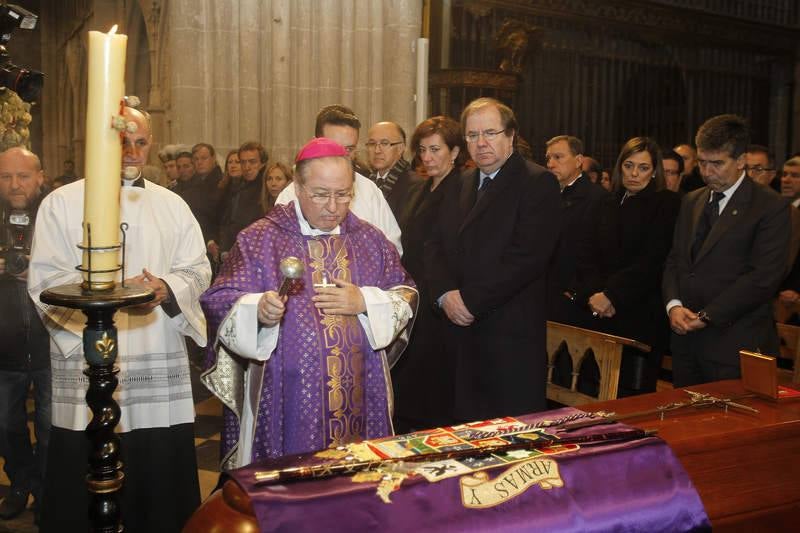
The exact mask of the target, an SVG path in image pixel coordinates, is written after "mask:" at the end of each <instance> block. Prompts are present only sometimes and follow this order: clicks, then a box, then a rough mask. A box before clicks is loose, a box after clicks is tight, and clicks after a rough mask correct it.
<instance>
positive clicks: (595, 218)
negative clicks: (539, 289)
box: [547, 176, 618, 327]
mask: <svg viewBox="0 0 800 533" xmlns="http://www.w3.org/2000/svg"><path fill="white" fill-rule="evenodd" d="M561 213H562V228H561V238H560V240H559V242H558V246H557V248H556V252H555V254H554V255H553V260H552V263H551V266H550V272H549V274H548V282H547V286H548V300H547V305H548V311H547V318H548V319H549V320H554V321H556V322H563V323H566V324H572V325H575V326H580V327H590V324H589V322H590V320H591V314H590V313H589V308H588V307H587V300H588V298H589V296H591V295H592V294H594V293H595V292H597V291H600V290H602V289H603V288H604V286H605V285H604V284H605V280H606V278H607V277H608V276H609V274H610V273H611V270H612V266H613V265H615V264H616V260H617V255H618V254H617V248H618V246H617V242H618V239H617V222H616V219H617V203H616V202H615V199H614V197H613V196H612V195H611V194H610V193H608V192H606V190H605V189H603V188H602V187H598V186H597V185H595V184H594V183H592V182H591V181H589V179H588V178H587V177H586V176H581V177H579V178H578V179H577V180H576V181H575V182H574V183H573V184H572V185H570V186H569V188H567V189H565V190H563V191H562V192H561ZM565 292H567V293H571V294H573V295H574V300H571V299H569V298H568V297H567V296H565V295H564V293H565Z"/></svg>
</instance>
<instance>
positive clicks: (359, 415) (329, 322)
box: [308, 236, 365, 446]
mask: <svg viewBox="0 0 800 533" xmlns="http://www.w3.org/2000/svg"><path fill="white" fill-rule="evenodd" d="M345 244H346V238H344V239H343V238H341V237H338V236H328V237H327V238H322V239H315V240H311V241H308V255H309V258H310V260H311V281H312V283H313V284H314V285H315V286H325V285H328V286H333V281H332V280H333V279H334V278H336V279H343V280H345V281H347V282H351V272H350V261H349V260H348V258H347V250H346V248H345ZM326 263H327V264H329V265H330V270H328V269H326ZM321 318H322V322H321V323H322V333H323V335H322V338H323V342H324V348H325V350H326V351H327V352H328V355H327V356H326V358H325V368H326V370H327V374H328V379H327V380H326V382H325V385H326V386H327V394H328V407H329V409H330V412H331V417H330V418H329V419H328V420H327V424H328V436H329V437H330V439H331V446H340V445H342V444H344V443H347V442H353V441H354V440H359V439H363V438H364V434H365V428H364V414H365V413H364V410H363V406H364V383H363V377H364V354H363V353H362V352H361V348H360V339H361V327H360V326H359V323H358V319H357V318H356V317H352V316H342V315H327V314H322V315H321Z"/></svg>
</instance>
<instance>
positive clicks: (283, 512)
mask: <svg viewBox="0 0 800 533" xmlns="http://www.w3.org/2000/svg"><path fill="white" fill-rule="evenodd" d="M575 412H576V410H574V409H571V408H566V409H560V410H558V411H553V412H550V413H538V414H536V415H529V416H525V417H520V419H521V420H522V421H524V422H526V423H533V422H536V421H538V420H543V419H551V420H552V419H553V418H558V417H561V416H565V415H567V414H570V413H575ZM624 428H626V426H624V425H622V424H613V425H610V426H609V425H604V426H600V427H597V426H596V427H590V428H584V429H581V430H576V431H574V432H571V433H569V435H581V434H592V433H608V432H609V431H615V430H621V429H624ZM550 457H551V458H552V459H554V460H555V461H556V463H557V464H558V470H559V472H560V475H561V478H562V479H563V483H564V484H563V486H562V487H558V486H555V487H553V488H550V489H547V490H544V489H541V488H539V487H538V486H531V487H530V488H529V489H528V490H527V491H525V492H523V493H522V494H520V495H518V496H516V497H514V498H510V499H508V500H506V501H503V502H502V503H500V504H499V505H496V506H493V507H489V508H483V509H472V508H466V507H465V505H464V504H462V498H461V492H460V485H459V477H453V478H449V479H444V480H442V481H439V482H436V483H429V482H428V481H426V480H425V479H423V478H421V477H419V476H416V477H415V478H413V479H407V480H406V481H404V483H403V486H402V487H401V488H400V490H398V491H396V492H394V493H392V495H391V500H392V503H391V504H386V503H383V502H382V501H381V500H380V499H379V498H378V497H377V496H376V494H375V488H376V485H375V484H374V483H354V482H353V481H352V480H351V479H350V478H348V477H337V478H331V479H325V480H313V481H298V482H292V483H286V484H283V485H273V486H263V487H255V486H254V485H253V482H254V472H256V471H259V470H269V469H272V468H275V467H276V465H286V464H287V463H288V464H298V463H300V464H314V463H319V462H322V461H323V460H321V459H316V458H313V456H305V457H304V458H300V459H297V458H295V460H293V461H292V460H289V459H288V458H284V459H283V460H281V461H264V462H261V463H257V464H253V465H250V466H248V467H245V468H241V469H238V470H234V471H232V472H230V475H231V476H232V477H233V478H234V479H235V480H236V482H237V483H239V485H240V486H241V487H242V488H243V489H244V490H245V491H246V492H247V494H248V495H249V497H250V499H251V501H252V504H253V509H254V510H255V513H256V516H257V518H258V523H259V528H260V530H261V531H265V532H266V531H306V530H311V529H315V528H318V527H320V524H324V529H325V531H328V532H338V531H341V532H352V531H366V530H370V531H475V532H484V531H574V532H590V531H624V532H634V531H641V532H646V533H654V532H659V531H663V532H680V531H710V529H711V528H710V524H709V520H708V517H707V515H706V513H705V510H704V508H703V504H702V502H701V501H700V497H699V496H698V494H697V492H696V491H695V489H694V487H693V485H692V483H691V480H690V479H689V476H688V475H687V474H686V471H685V470H684V469H683V467H682V466H681V464H680V462H679V461H678V459H677V458H676V457H675V455H674V454H673V453H672V450H670V448H669V447H668V446H667V444H666V443H665V442H663V441H662V440H661V439H659V438H656V437H649V438H646V439H642V440H637V441H629V442H623V443H617V444H607V445H597V444H593V445H586V446H583V447H581V448H580V449H579V450H578V451H575V452H569V453H565V454H563V455H554V456H550ZM517 464H519V463H517ZM509 468H510V466H509V465H508V464H506V465H502V466H499V467H496V468H492V469H490V470H486V471H485V472H486V473H487V474H488V475H489V477H490V478H492V479H494V478H495V477H497V476H499V475H500V474H501V473H503V472H505V471H506V470H507V469H509Z"/></svg>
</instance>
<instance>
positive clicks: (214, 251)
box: [206, 148, 242, 275]
mask: <svg viewBox="0 0 800 533" xmlns="http://www.w3.org/2000/svg"><path fill="white" fill-rule="evenodd" d="M241 178H242V166H241V165H240V164H239V149H238V148H234V149H233V150H231V151H230V152H228V155H227V156H225V170H224V172H223V174H222V178H221V179H220V180H219V183H217V189H218V190H219V194H220V197H221V198H222V201H221V202H220V204H222V205H224V203H225V201H226V198H227V196H228V190H229V189H230V187H231V185H235V184H236V183H238V182H239V180H240V179H241ZM206 246H207V248H208V257H209V259H210V261H211V267H212V270H213V273H214V274H215V275H216V273H217V271H218V270H219V267H220V264H221V263H220V249H219V244H217V241H215V240H213V239H212V240H209V241H208V243H207V244H206Z"/></svg>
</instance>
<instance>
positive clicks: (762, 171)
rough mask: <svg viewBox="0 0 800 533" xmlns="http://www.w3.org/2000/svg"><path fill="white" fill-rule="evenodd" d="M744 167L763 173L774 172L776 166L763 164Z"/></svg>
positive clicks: (749, 170)
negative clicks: (764, 165) (763, 165)
mask: <svg viewBox="0 0 800 533" xmlns="http://www.w3.org/2000/svg"><path fill="white" fill-rule="evenodd" d="M744 169H745V170H746V171H748V172H750V173H752V174H763V173H764V172H772V171H773V170H775V169H774V168H769V167H762V166H761V165H753V166H750V165H747V166H745V167H744Z"/></svg>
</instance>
